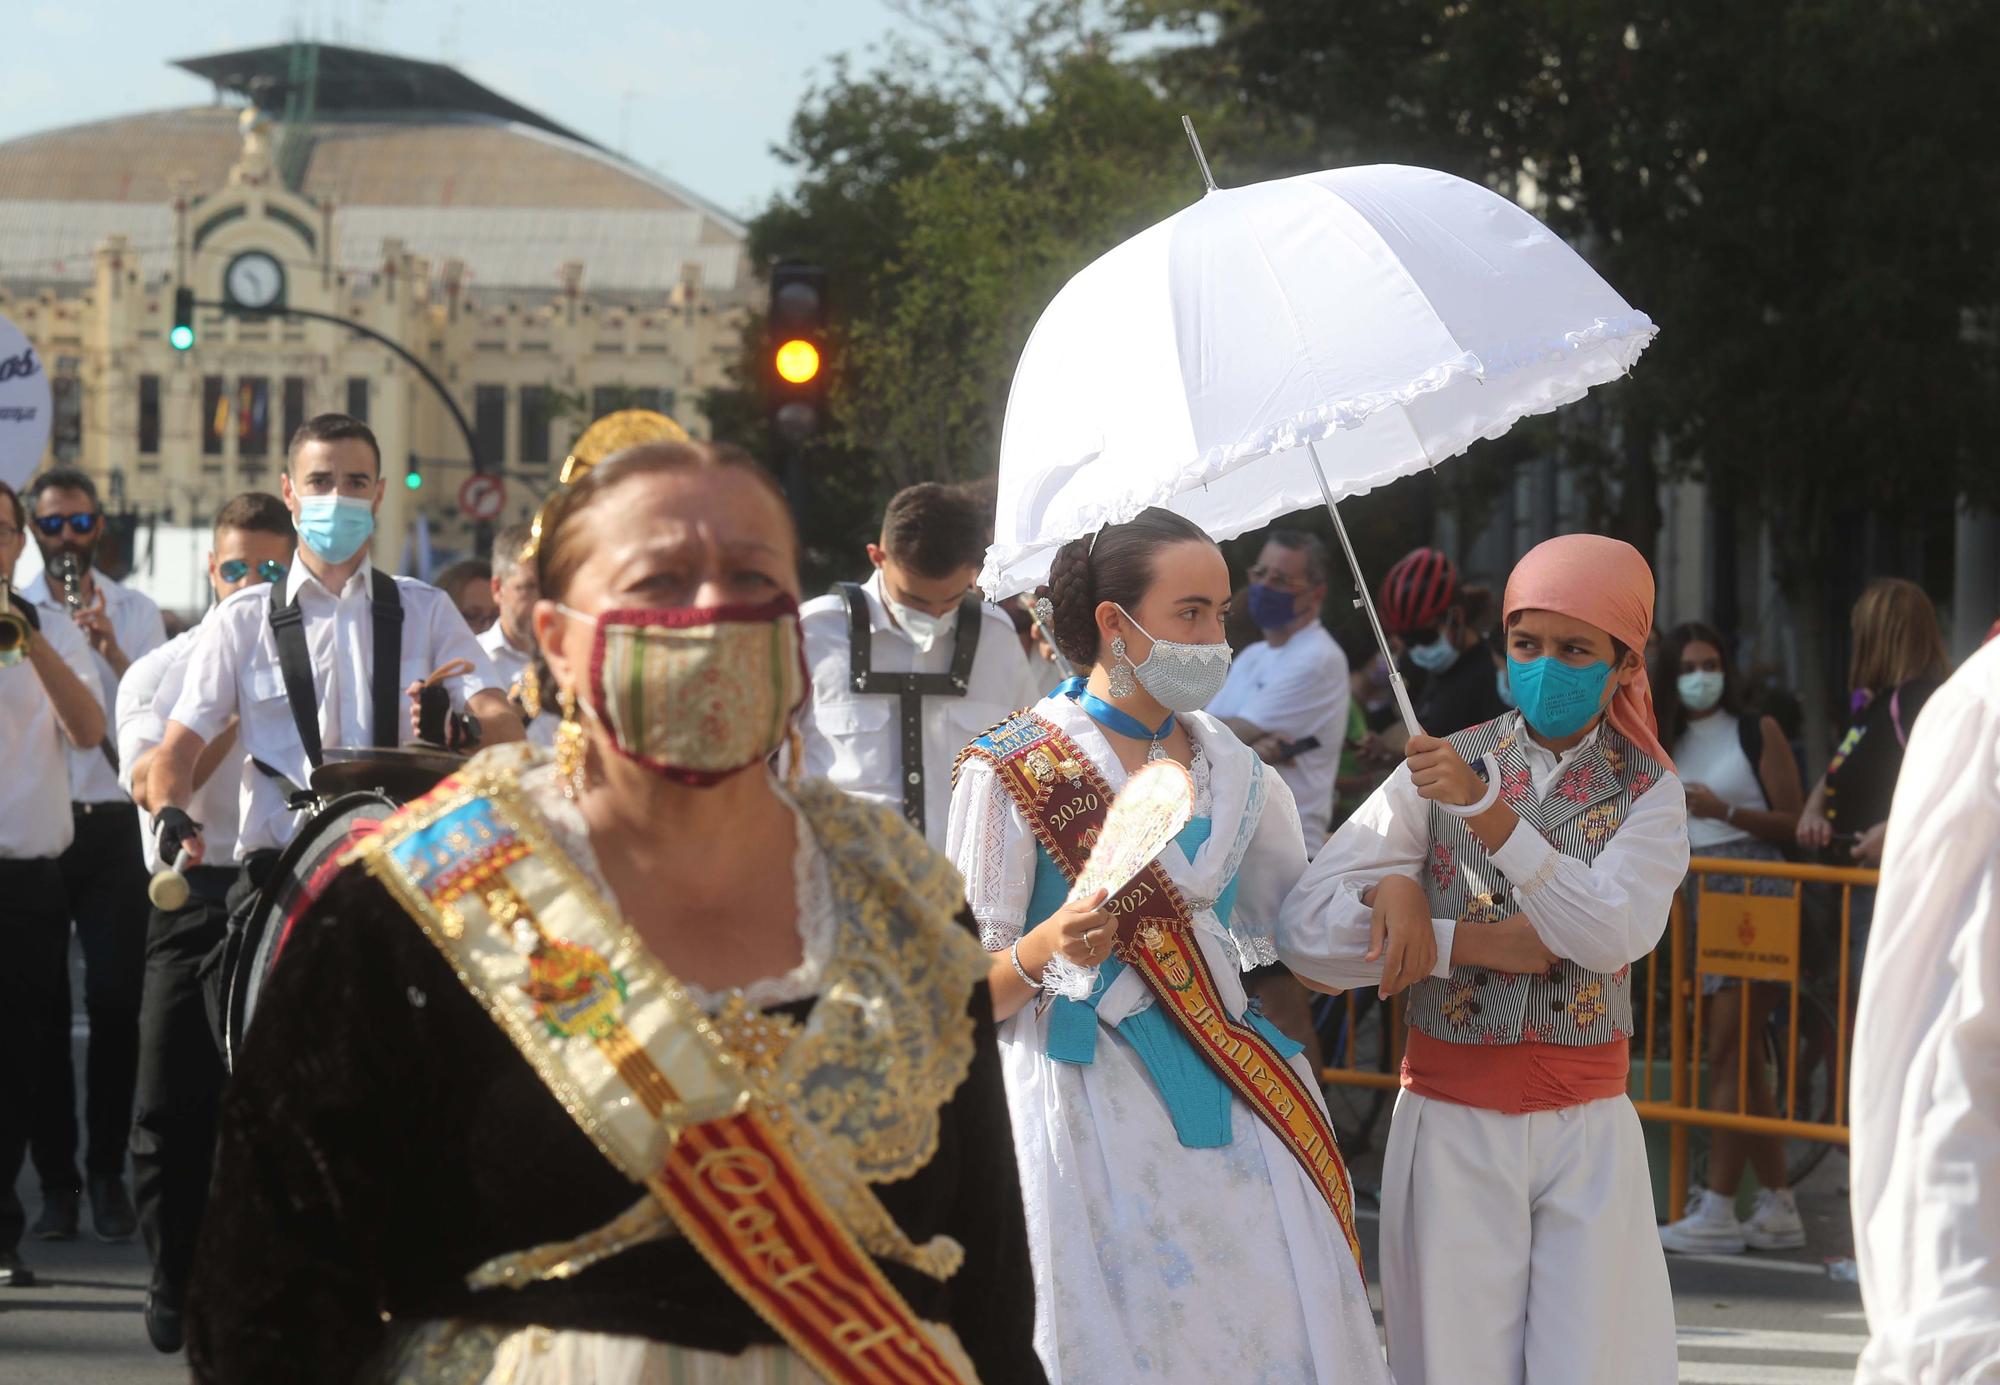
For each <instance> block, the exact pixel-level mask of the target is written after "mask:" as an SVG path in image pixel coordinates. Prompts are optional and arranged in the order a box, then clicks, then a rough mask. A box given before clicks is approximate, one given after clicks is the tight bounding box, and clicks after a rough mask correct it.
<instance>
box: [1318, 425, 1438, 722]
mask: <svg viewBox="0 0 2000 1385" xmlns="http://www.w3.org/2000/svg"><path fill="white" fill-rule="evenodd" d="M1306 451H1307V452H1308V453H1310V454H1311V456H1312V464H1313V477H1314V479H1315V480H1317V481H1318V482H1319V493H1320V496H1321V498H1322V499H1324V500H1325V501H1326V512H1327V513H1328V514H1329V515H1331V516H1333V532H1334V533H1335V534H1336V535H1338V536H1339V538H1340V551H1341V552H1343V553H1345V554H1346V555H1347V566H1348V570H1349V571H1351V572H1352V573H1353V574H1354V590H1355V591H1356V592H1357V593H1359V596H1360V599H1359V601H1357V602H1356V603H1355V604H1357V605H1359V606H1360V607H1361V608H1362V609H1363V610H1365V611H1366V612H1368V624H1369V625H1370V626H1371V627H1372V628H1373V629H1374V631H1375V643H1376V644H1377V645H1379V646H1380V647H1381V649H1382V662H1383V663H1385V664H1387V665H1388V667H1389V691H1390V692H1392V693H1394V694H1395V695H1396V710H1398V711H1399V712H1401V713H1402V714H1403V728H1404V729H1405V730H1406V731H1408V732H1409V733H1410V734H1411V735H1412V736H1421V735H1423V733H1424V728H1423V727H1421V726H1419V725H1417V712H1416V708H1414V707H1412V706H1411V705H1410V690H1409V688H1408V687H1407V686H1406V685H1405V684H1404V682H1403V673H1402V670H1401V669H1399V668H1397V667H1396V656H1395V653H1394V652H1393V651H1391V650H1390V648H1389V637H1388V635H1387V634H1385V633H1383V630H1382V618H1381V617H1380V616H1378V615H1377V614H1375V598H1374V597H1373V596H1371V595H1369V593H1368V579H1367V578H1366V577H1364V576H1363V575H1362V573H1361V560H1360V559H1359V558H1357V557H1355V556H1354V543H1353V541H1352V540H1350V539H1349V538H1348V537H1347V525H1346V524H1345V523H1344V522H1343V521H1342V520H1341V518H1340V507H1339V506H1338V505H1336V504H1334V503H1333V489H1332V487H1330V486H1328V485H1327V483H1326V469H1325V468H1324V467H1322V466H1321V465H1320V464H1319V444H1317V443H1307V444H1306Z"/></svg>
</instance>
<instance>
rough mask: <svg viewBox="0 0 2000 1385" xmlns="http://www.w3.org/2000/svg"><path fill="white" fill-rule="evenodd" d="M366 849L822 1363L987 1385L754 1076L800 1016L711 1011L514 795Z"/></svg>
mask: <svg viewBox="0 0 2000 1385" xmlns="http://www.w3.org/2000/svg"><path fill="white" fill-rule="evenodd" d="M357 854H358V856H359V858H360V859H361V860H363V861H364V862H365V863H366V865H367V868H368V870H369V871H370V873H371V874H373V875H374V876H376V877H377V878H378V879H380V880H381V881H382V882H383V883H384V884H385V885H386V886H387V887H388V889H389V890H390V892H391V893H392V894H393V895H395V897H396V898H397V900H398V902H400V903H401V904H402V905H403V907H404V908H405V909H407V910H408V911H409V913H410V915H411V917H412V918H414V919H415V920H416V921H417V923H418V924H419V926H421V927H422V928H423V930H424V933H425V935H426V936H427V937H429V938H430V940H431V941H432V942H433V943H434V944H435V945H436V946H437V947H438V948H439V950H440V951H442V952H443V953H444V954H445V956H446V958H447V959H448V960H449V961H450V962H451V964H452V966H453V969H454V970H455V971H456V972H457V974H458V975H459V977H460V979H461V980H463V981H464V983H465V985H466V988H467V989H468V990H469V991H470V992H471V993H472V995H473V996H474V997H475V998H476V999H477V1000H478V1001H479V1002H480V1004H481V1005H482V1006H483V1007H484V1008H485V1009H486V1011H487V1013H488V1015H489V1016H490V1017H491V1018H492V1019H493V1020H494V1022H495V1023H496V1024H498V1025H499V1026H500V1028H501V1029H502V1030H504V1031H505V1032H506V1033H507V1035H508V1037H509V1038H510V1039H512V1040H513V1042H514V1044H515V1046H516V1047H517V1048H518V1049H519V1050H520V1051H521V1053H522V1055H523V1056H524V1057H525V1058H526V1059H527V1060H528V1062H529V1063H530V1064H531V1065H532V1066H533V1067H534V1069H535V1071H536V1073H537V1074H538V1075H539V1076H540V1077H541V1079H542V1081H543V1083H544V1084H545V1085H546V1086H547V1087H548V1088H549V1090H550V1092H551V1093H552V1094H553V1095H554V1096H555V1097H556V1099H557V1100H558V1101H559V1102H561V1103H562V1106H563V1109H564V1110H566V1111H568V1112H569V1113H570V1115H571V1117H572V1118H573V1119H574V1120H575V1121H576V1123H577V1125H578V1126H579V1127H580V1128H581V1129H582V1130H583V1132H584V1133H585V1134H586V1135H588V1136H589V1137H590V1139H591V1140H592V1141H593V1142H594V1143H595V1144H596V1145H597V1147H598V1148H599V1149H600V1150H601V1151H602V1152H603V1153H604V1154H605V1156H606V1157H607V1158H609V1159H610V1160H611V1161H612V1162H613V1163H614V1164H616V1165H617V1166H618V1167H619V1169H620V1170H622V1171H623V1172H624V1173H625V1174H626V1175H627V1176H628V1177H630V1178H632V1179H633V1180H634V1181H635V1182H638V1183H641V1184H643V1185H644V1186H645V1187H646V1188H647V1190H648V1191H649V1192H650V1193H651V1194H652V1196H653V1197H654V1198H655V1199H656V1200H657V1201H658V1203H659V1204H660V1206H661V1207H662V1208H663V1209H664V1210H665V1211H666V1213H667V1214H668V1215H669V1216H670V1217H671V1218H672V1220H673V1223H674V1225H675V1226H676V1227H677V1228H678V1229H679V1231H680V1232H681V1234H683V1235H685V1236H686V1237H687V1238H688V1240H689V1241H690V1242H691V1243H692V1244H693V1245H694V1246H695V1248H696V1249H697V1250H698V1251H700V1253H701V1255H702V1257H703V1258H704V1259H705V1260H707V1262H708V1263H709V1265H710V1266H711V1267H713V1268H714V1270H715V1272H716V1273H717V1274H719V1275H720V1276H722V1278H723V1280H724V1281H725V1282H727V1283H728V1285H729V1286H730V1288H731V1289H733V1290H734V1291H735V1292H736V1293H737V1294H738V1295H739V1296H740V1297H741V1298H742V1299H743V1300H744V1302H746V1303H748V1304H749V1305H750V1306H751V1307H752V1308H753V1309H755V1310H756V1312H757V1314H758V1316H760V1317H761V1318H763V1319H764V1321H765V1322H767V1323H769V1324H770V1325H771V1327H772V1328H773V1329H775V1330H776V1331H777V1332H778V1334H779V1335H780V1336H782V1337H783V1338H784V1340H785V1341H786V1342H787V1343H789V1344H790V1345H791V1347H792V1348H793V1349H794V1350H795V1351H797V1352H798V1354H799V1355H800V1356H802V1357H803V1358H805V1360H806V1361H807V1362H809V1363H810V1364H811V1365H812V1366H813V1368H814V1369H816V1370H818V1371H819V1372H820V1373H821V1374H822V1375H824V1376H825V1377H826V1378H827V1379H828V1380H830V1381H833V1382H837V1385H976V1382H977V1375H976V1373H975V1371H974V1370H973V1367H972V1366H971V1364H970V1362H969V1361H967V1360H966V1359H965V1356H964V1353H963V1350H962V1349H961V1348H960V1347H959V1346H958V1344H957V1341H956V1339H955V1338H954V1337H953V1336H952V1335H951V1333H950V1332H949V1331H948V1330H945V1329H930V1328H927V1325H926V1324H925V1323H924V1322H923V1321H922V1320H920V1319H919V1318H918V1317H917V1316H916V1314H915V1313H914V1312H913V1311H912V1310H911V1308H910V1306H909V1304H908V1303H907V1302H905V1301H904V1299H903V1297H902V1295H901V1294H899V1293H898V1292H897V1291H896V1289H895V1287H894V1286H893V1285H892V1284H890V1283H889V1281H888V1279H887V1278H886V1277H884V1275H883V1274H882V1271H881V1268H880V1267H879V1266H878V1265H877V1264H876V1263H875V1261H874V1259H873V1258H872V1257H871V1256H870V1254H869V1253H868V1251H867V1250H865V1249H863V1247H862V1245H861V1243H860V1241H859V1240H857V1234H856V1231H857V1228H855V1227H853V1226H850V1224H849V1220H843V1218H842V1217H841V1216H840V1215H839V1214H837V1213H836V1211H835V1210H834V1208H833V1206H832V1205H831V1204H830V1202H829V1199H828V1197H827V1196H826V1194H825V1192H824V1191H823V1187H824V1186H825V1184H826V1178H825V1176H824V1171H821V1176H820V1177H815V1176H814V1174H813V1172H812V1171H810V1170H809V1169H808V1168H807V1167H806V1166H805V1163H804V1161H802V1160H801V1159H800V1157H799V1154H798V1151H797V1149H796V1148H795V1141H794V1138H793V1129H794V1128H793V1126H792V1124H791V1118H790V1116H789V1114H788V1112H787V1109H786V1107H785V1106H784V1105H783V1103H782V1101H780V1100H778V1099H776V1098H775V1097H774V1096H773V1094H772V1093H770V1092H768V1091H767V1090H766V1089H765V1088H766V1084H765V1082H764V1080H763V1078H764V1076H765V1075H766V1074H768V1071H769V1068H770V1066H771V1065H772V1063H773V1061H774V1058H775V1054H774V1052H773V1050H775V1049H778V1048H781V1047H782V1046H783V1045H784V1044H785V1043H787V1042H788V1040H789V1031H788V1029H787V1025H788V1023H789V1022H788V1021H785V1020H783V1019H782V1018H780V1017H773V1016H764V1015H761V1014H759V1013H758V1012H755V1011H749V1012H747V1013H745V1012H743V1011H742V1010H741V1009H740V1008H739V1009H737V1010H733V1011H725V1013H724V1014H723V1015H722V1016H720V1017H716V1018H713V1019H712V1018H711V1017H709V1016H707V1015H705V1014H704V1013H703V1012H702V1011H701V1010H700V1009H699V1008H698V1007H696V1006H695V1005H694V1003H693V1001H692V1000H691V999H690V997H689V996H688V995H687V993H686V991H685V990H684V989H683V988H682V987H681V986H680V984H679V983H678V982H677V981H675V979H674V978H673V977H672V976H671V975H669V974H668V973H667V972H666V971H665V970H664V969H663V968H661V967H660V966H659V964H658V962H657V961H656V960H655V959H654V958H653V957H652V955H651V953H650V952H649V951H648V950H647V949H646V948H645V946H644V945H643V944H642V943H641V942H640V941H639V940H638V938H637V937H636V936H635V935H634V934H632V932H631V930H630V929H629V928H627V927H626V926H625V924H624V923H623V921H622V920H621V919H619V918H618V916H617V914H616V912H615V910H614V909H612V908H611V907H610V905H609V904H608V903H607V902H606V901H604V900H603V899H601V898H600V897H599V895H598V893H597V891H596V890H595V889H594V888H593V887H592V886H591V884H590V883H589V882H588V880H586V879H585V878H584V877H583V875H582V874H581V872H579V871H577V870H576V868H575V867H574V865H573V864H572V863H571V862H570V861H569V859H568V858H567V857H566V856H564V855H563V854H562V852H561V851H560V849H559V848H558V847H556V846H555V845H554V844H553V843H552V842H550V841H549V840H548V839H547V838H546V837H545V836H544V835H543V832H542V829H541V826H540V824H539V822H538V821H537V820H536V819H535V818H534V816H533V814H532V812H531V811H530V810H529V809H528V808H527V806H526V805H525V804H524V803H523V802H521V801H520V799H519V796H518V791H517V790H515V789H514V788H513V786H512V784H511V782H510V781H508V780H506V779H504V778H503V777H501V776H497V775H488V774H481V773H477V772H470V773H466V774H464V775H462V776H459V777H455V778H452V779H447V780H446V781H445V782H444V783H443V784H441V785H439V786H438V788H437V789H436V790H434V791H433V792H432V793H430V794H429V795H427V796H426V797H424V798H422V799H419V800H417V801H416V802H415V803H413V804H411V805H410V806H409V807H407V808H405V809H404V810H402V811H401V812H400V813H398V814H397V815H396V816H395V817H393V818H391V819H390V820H389V822H388V823H386V824H385V825H384V830H383V832H382V835H381V836H380V837H378V838H376V839H374V840H373V841H371V842H369V843H368V844H366V845H365V846H363V847H362V848H360V850H359V852H358V853H357ZM868 1202H869V1204H870V1206H871V1207H873V1208H877V1209H879V1204H878V1203H874V1202H873V1199H872V1195H870V1197H869V1198H868ZM883 1216H884V1217H886V1213H884V1214H883ZM850 1220H851V1218H850ZM858 1229H859V1230H860V1232H861V1234H862V1235H863V1236H864V1237H870V1238H874V1239H879V1238H880V1237H881V1236H882V1235H883V1234H897V1235H899V1234H900V1233H896V1232H894V1231H893V1228H890V1229H889V1230H888V1231H887V1232H884V1230H883V1228H882V1227H880V1226H879V1225H874V1224H870V1223H868V1222H867V1221H866V1219H864V1220H863V1224H862V1225H861V1226H860V1227H859V1228H858ZM932 1249H933V1251H934V1250H935V1247H932ZM953 1249H955V1247H954V1248H953ZM945 1258H946V1260H947V1261H949V1258H950V1257H949V1256H948V1255H947V1256H946V1257H945Z"/></svg>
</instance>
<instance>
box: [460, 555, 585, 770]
mask: <svg viewBox="0 0 2000 1385" xmlns="http://www.w3.org/2000/svg"><path fill="white" fill-rule="evenodd" d="M532 534H533V531H532V530H531V529H530V527H529V526H528V525H525V524H510V525H508V526H507V527H506V528H505V529H502V530H501V531H500V532H499V533H498V534H496V535H494V536H493V563H492V568H491V571H492V577H491V579H490V581H489V583H488V586H489V588H490V590H491V592H492V595H493V604H494V609H495V611H496V613H497V614H496V615H495V617H494V620H493V623H492V624H491V625H489V626H487V627H486V629H484V630H483V631H480V632H479V647H480V648H481V649H483V650H485V651H486V657H487V658H489V659H491V660H492V661H493V672H494V674H495V675H496V676H497V677H498V678H499V680H500V686H501V687H502V688H504V689H505V690H506V692H507V700H508V702H510V703H512V704H513V705H514V706H515V707H516V708H517V709H519V710H520V712H521V715H522V719H523V720H525V721H527V723H528V739H529V740H530V741H533V742H534V743H535V744H536V745H538V746H540V747H541V748H542V749H544V750H548V749H549V748H551V747H552V746H553V745H554V744H555V735H556V727H557V726H558V725H559V724H560V719H559V718H558V717H557V716H556V714H555V711H554V710H553V708H551V707H546V706H541V705H540V701H539V699H538V702H537V711H536V714H535V715H534V716H533V717H532V718H530V717H529V716H528V713H527V708H526V706H525V705H524V703H523V701H522V693H523V690H524V687H525V684H526V681H527V677H528V670H529V669H530V668H531V667H533V665H534V663H535V631H534V614H535V603H536V602H537V601H539V600H540V599H541V596H542V589H541V587H540V586H539V585H538V584H537V583H536V581H535V564H534V562H533V560H532V559H529V560H524V559H523V558H522V556H521V555H522V554H523V553H524V552H526V551H527V547H528V541H529V539H530V538H531V537H532ZM463 609H464V608H463V607H461V608H460V610H461V612H463ZM468 623H470V622H469V621H468ZM538 676H539V675H538ZM537 691H539V689H538V690H537Z"/></svg>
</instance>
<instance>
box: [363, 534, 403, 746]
mask: <svg viewBox="0 0 2000 1385" xmlns="http://www.w3.org/2000/svg"><path fill="white" fill-rule="evenodd" d="M368 612H369V615H370V616H371V617H373V624H374V626H375V668H374V672H373V676H372V677H371V679H370V682H371V683H372V685H373V686H372V688H371V689H370V692H371V694H372V696H373V701H374V707H375V719H374V721H373V722H372V723H371V726H372V727H373V729H374V732H375V744H376V746H377V747H378V748H384V747H386V748H390V749H393V748H394V747H396V746H398V745H400V744H402V740H403V731H402V727H401V726H400V725H398V721H399V717H398V715H397V714H398V713H399V712H401V711H402V707H403V689H402V681H403V680H402V671H403V598H402V595H401V594H400V593H399V592H398V591H397V590H396V579H395V578H393V577H391V576H390V575H389V574H388V573H386V572H384V571H382V570H381V569H380V568H374V569H371V570H370V588H369V599H368Z"/></svg>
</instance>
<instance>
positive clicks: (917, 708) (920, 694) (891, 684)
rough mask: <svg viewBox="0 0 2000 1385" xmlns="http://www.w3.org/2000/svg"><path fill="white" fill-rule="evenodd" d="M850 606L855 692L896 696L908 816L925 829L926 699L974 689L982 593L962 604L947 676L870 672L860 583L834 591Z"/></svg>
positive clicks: (870, 637) (870, 644)
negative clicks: (974, 662) (973, 671)
mask: <svg viewBox="0 0 2000 1385" xmlns="http://www.w3.org/2000/svg"><path fill="white" fill-rule="evenodd" d="M835 590H837V591H838V592H839V593H840V599H841V600H842V601H844V602H846V603H847V673H848V679H849V686H850V687H851V688H852V689H853V691H855V692H857V693H860V694H862V695H863V696H869V695H872V694H876V693H887V694H890V695H893V696H894V697H895V698H896V699H897V701H898V704H899V707H898V710H899V712H900V713H901V717H900V721H901V725H900V728H899V729H900V731H901V733H902V737H901V740H902V749H903V817H904V819H905V820H907V821H908V822H909V824H910V826H912V827H914V828H916V829H917V830H918V831H919V832H922V831H923V830H924V699H925V698H926V697H964V696H965V692H966V689H967V688H969V687H971V686H972V660H973V657H974V656H975V655H976V654H978V653H979V627H980V625H981V624H983V623H984V621H983V617H982V615H981V612H980V598H979V594H978V593H977V592H972V591H968V592H967V593H966V594H965V597H964V599H963V600H961V601H960V602H959V603H958V629H957V631H956V635H955V640H954V643H953V644H952V649H951V667H950V668H949V669H948V670H946V671H945V672H943V673H877V672H875V671H874V669H873V668H871V667H870V660H869V656H870V654H871V652H872V651H873V648H874V632H873V630H872V628H871V623H870V621H869V618H868V593H867V592H866V591H865V590H864V589H863V588H862V586H861V584H860V583H858V582H842V583H839V584H838V586H837V587H836V588H835Z"/></svg>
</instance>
